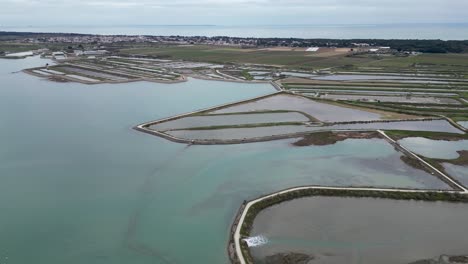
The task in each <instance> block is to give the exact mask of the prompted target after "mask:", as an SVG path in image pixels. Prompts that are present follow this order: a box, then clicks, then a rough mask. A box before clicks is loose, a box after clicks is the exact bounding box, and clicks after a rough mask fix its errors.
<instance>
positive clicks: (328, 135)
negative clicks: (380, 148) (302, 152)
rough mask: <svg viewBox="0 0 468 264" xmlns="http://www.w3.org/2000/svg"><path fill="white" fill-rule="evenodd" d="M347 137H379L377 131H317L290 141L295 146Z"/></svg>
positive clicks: (337, 140)
mask: <svg viewBox="0 0 468 264" xmlns="http://www.w3.org/2000/svg"><path fill="white" fill-rule="evenodd" d="M348 138H356V139H370V138H380V134H379V133H378V132H332V131H329V132H317V133H312V134H310V135H306V136H304V137H303V138H302V139H300V140H298V141H296V142H294V143H292V145H294V146H297V147H305V146H312V145H313V146H325V145H332V144H335V143H337V142H339V141H344V140H346V139H348Z"/></svg>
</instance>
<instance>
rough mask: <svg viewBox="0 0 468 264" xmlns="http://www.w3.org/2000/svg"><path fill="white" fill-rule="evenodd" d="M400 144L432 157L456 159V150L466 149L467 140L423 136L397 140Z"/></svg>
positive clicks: (467, 148)
mask: <svg viewBox="0 0 468 264" xmlns="http://www.w3.org/2000/svg"><path fill="white" fill-rule="evenodd" d="M398 143H400V144H401V145H402V146H404V147H406V148H408V149H410V150H411V151H413V152H415V153H417V154H420V155H423V156H425V157H428V158H433V159H456V158H458V157H459V155H458V153H457V151H460V150H468V140H458V141H446V140H433V139H427V138H423V137H409V138H404V139H400V140H398Z"/></svg>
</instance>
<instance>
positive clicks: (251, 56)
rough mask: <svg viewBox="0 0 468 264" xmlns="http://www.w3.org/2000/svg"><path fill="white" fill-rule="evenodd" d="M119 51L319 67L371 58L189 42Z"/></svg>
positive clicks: (348, 63) (360, 61)
mask: <svg viewBox="0 0 468 264" xmlns="http://www.w3.org/2000/svg"><path fill="white" fill-rule="evenodd" d="M120 54H122V55H147V56H148V55H149V56H157V57H162V58H170V59H182V60H189V61H200V62H211V63H222V64H227V63H251V64H266V65H272V66H284V67H288V68H297V69H309V70H310V69H320V68H328V67H336V66H345V65H359V64H363V63H370V62H372V61H374V60H375V58H371V57H347V56H345V55H343V54H338V53H337V54H336V56H319V55H317V54H314V53H311V52H305V51H270V50H262V49H241V48H232V47H229V48H227V47H218V46H207V45H193V46H151V47H149V46H147V47H135V48H125V49H121V50H120Z"/></svg>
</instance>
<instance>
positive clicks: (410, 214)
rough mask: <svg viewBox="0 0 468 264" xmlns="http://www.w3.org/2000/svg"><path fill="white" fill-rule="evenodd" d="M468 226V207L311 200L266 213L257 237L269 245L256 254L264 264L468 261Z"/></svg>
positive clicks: (259, 219)
mask: <svg viewBox="0 0 468 264" xmlns="http://www.w3.org/2000/svg"><path fill="white" fill-rule="evenodd" d="M467 220H468V205H467V204H456V203H446V202H421V201H395V200H386V199H371V198H337V197H308V198H301V199H296V200H293V201H289V202H284V203H281V204H278V205H275V206H273V207H270V208H267V209H266V210H264V211H262V212H260V213H259V214H258V216H257V218H256V219H255V221H254V223H253V229H252V232H251V235H252V236H259V235H261V236H263V237H265V238H266V239H267V240H268V243H267V244H265V245H262V246H258V247H253V248H250V251H251V253H252V255H253V257H254V259H256V260H257V262H258V263H265V262H264V261H265V258H266V257H268V256H272V255H276V254H279V253H291V252H293V253H303V254H307V255H309V256H312V257H314V260H313V261H311V263H327V264H342V263H349V264H375V263H379V264H395V263H399V264H409V263H416V261H420V260H424V259H433V258H438V257H439V256H440V255H444V254H446V255H467V254H468V248H467V246H466V245H468V236H466V235H465V233H464V232H463V230H465V229H466V221H467ZM418 263H419V262H418ZM423 263H426V262H423Z"/></svg>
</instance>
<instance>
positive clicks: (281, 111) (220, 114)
mask: <svg viewBox="0 0 468 264" xmlns="http://www.w3.org/2000/svg"><path fill="white" fill-rule="evenodd" d="M284 113H299V114H302V115H304V116H306V117H307V118H308V119H309V120H310V121H312V122H321V121H320V120H318V119H317V118H315V117H313V116H311V115H309V114H307V113H305V112H301V111H293V110H266V111H250V112H234V113H218V114H208V113H205V114H204V113H197V114H195V115H193V116H223V115H226V116H227V115H252V114H257V115H259V114H284Z"/></svg>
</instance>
